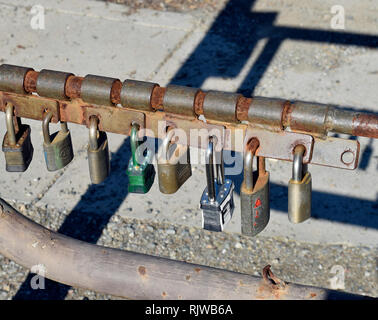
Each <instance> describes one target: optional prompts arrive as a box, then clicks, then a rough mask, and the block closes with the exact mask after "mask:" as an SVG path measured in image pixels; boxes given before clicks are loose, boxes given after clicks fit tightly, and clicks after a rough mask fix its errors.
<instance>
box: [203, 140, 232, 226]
mask: <svg viewBox="0 0 378 320" xmlns="http://www.w3.org/2000/svg"><path fill="white" fill-rule="evenodd" d="M214 155H215V156H216V158H218V160H216V163H215V167H216V172H217V178H216V179H215V178H214ZM219 158H220V159H219ZM206 180H207V187H206V188H205V190H204V191H203V193H202V197H201V202H200V209H201V210H202V228H203V229H206V230H209V231H218V232H219V231H223V229H224V227H225V225H226V224H227V223H228V222H229V221H230V220H231V218H232V215H233V212H234V208H235V204H234V197H233V192H234V188H235V187H234V183H233V182H232V181H231V180H230V179H225V177H224V163H223V156H222V151H220V152H219V153H218V154H215V153H214V137H209V145H208V148H207V151H206Z"/></svg>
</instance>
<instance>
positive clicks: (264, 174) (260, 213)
mask: <svg viewBox="0 0 378 320" xmlns="http://www.w3.org/2000/svg"><path fill="white" fill-rule="evenodd" d="M258 145H259V142H258V141H257V139H253V140H252V142H251V143H250V144H248V146H246V150H245V152H244V180H243V183H242V186H241V189H240V203H241V231H242V234H244V235H247V236H251V237H253V236H255V235H257V234H258V233H260V232H261V231H263V230H264V229H265V227H266V226H267V224H268V222H269V219H270V204H269V172H268V171H266V170H265V158H263V157H257V171H253V158H254V155H255V152H256V150H257V148H258Z"/></svg>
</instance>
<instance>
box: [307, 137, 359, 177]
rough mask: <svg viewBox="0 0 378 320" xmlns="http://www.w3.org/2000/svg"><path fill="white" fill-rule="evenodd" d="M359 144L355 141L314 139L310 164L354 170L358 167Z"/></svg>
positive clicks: (330, 138) (329, 138) (331, 138)
mask: <svg viewBox="0 0 378 320" xmlns="http://www.w3.org/2000/svg"><path fill="white" fill-rule="evenodd" d="M359 155H360V143H359V142H358V141H357V140H348V139H342V138H334V137H327V138H326V139H325V140H323V139H320V138H315V141H314V149H313V151H312V159H311V164H317V165H321V166H327V167H335V168H341V169H349V170H354V169H356V168H357V165H358V158H359Z"/></svg>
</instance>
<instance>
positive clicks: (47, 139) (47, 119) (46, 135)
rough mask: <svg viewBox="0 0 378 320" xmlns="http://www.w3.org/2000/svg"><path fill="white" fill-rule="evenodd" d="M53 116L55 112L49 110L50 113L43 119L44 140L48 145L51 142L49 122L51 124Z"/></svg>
mask: <svg viewBox="0 0 378 320" xmlns="http://www.w3.org/2000/svg"><path fill="white" fill-rule="evenodd" d="M52 117H53V113H52V112H48V113H46V115H45V116H44V118H43V121H42V132H43V140H44V142H45V143H46V144H47V145H50V144H51V138H50V128H49V124H50V121H51V119H52Z"/></svg>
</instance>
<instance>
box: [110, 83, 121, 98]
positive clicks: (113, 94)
mask: <svg viewBox="0 0 378 320" xmlns="http://www.w3.org/2000/svg"><path fill="white" fill-rule="evenodd" d="M121 89H122V82H121V81H120V80H116V81H114V82H113V85H112V89H111V91H110V101H111V102H112V103H114V104H118V103H121Z"/></svg>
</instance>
